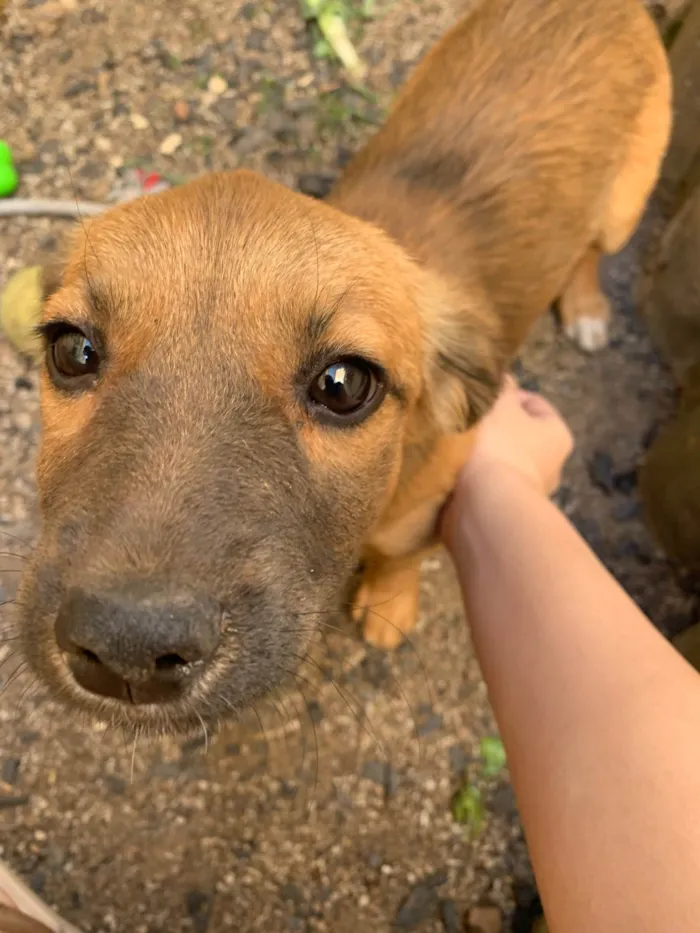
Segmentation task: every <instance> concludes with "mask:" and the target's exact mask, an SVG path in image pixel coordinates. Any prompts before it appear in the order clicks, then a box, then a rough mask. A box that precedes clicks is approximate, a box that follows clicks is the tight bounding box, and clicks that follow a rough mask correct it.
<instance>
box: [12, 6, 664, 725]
mask: <svg viewBox="0 0 700 933" xmlns="http://www.w3.org/2000/svg"><path fill="white" fill-rule="evenodd" d="M669 97H670V91H669V79H668V73H667V68H666V60H665V56H664V52H663V48H662V46H661V44H660V42H659V40H658V38H657V35H656V32H655V29H654V26H653V24H652V22H651V20H650V19H649V18H648V16H647V14H646V13H645V12H644V10H643V9H642V7H641V6H639V5H638V3H637V0H485V2H484V3H483V5H482V6H481V7H480V8H479V9H478V10H477V11H476V12H475V13H473V14H472V15H471V16H469V17H468V18H467V19H465V20H464V21H463V22H462V23H460V24H459V25H458V26H457V27H456V28H455V29H454V30H453V31H452V32H451V33H450V34H449V35H448V36H447V37H446V38H445V39H444V40H443V42H442V43H441V44H440V45H438V47H437V48H436V49H435V50H434V51H433V52H432V53H431V54H430V55H429V56H428V57H427V58H426V60H425V62H424V63H423V64H422V65H421V66H420V67H419V68H418V70H417V72H416V74H415V76H414V77H413V79H412V80H411V81H410V82H409V84H408V86H407V88H406V90H405V92H404V93H403V94H402V96H401V98H400V99H399V101H398V103H397V105H396V107H395V109H394V112H393V114H392V116H391V117H390V119H389V121H388V123H387V125H386V127H385V128H384V129H383V130H382V131H381V132H380V133H379V134H378V135H377V137H376V138H375V139H374V140H373V141H372V142H371V143H370V144H369V145H368V146H367V148H366V149H365V150H363V151H362V152H361V153H360V154H359V155H358V157H357V158H356V160H355V161H354V162H353V163H352V164H351V166H350V167H349V169H348V171H347V173H346V175H345V177H344V178H343V179H342V180H341V183H340V184H339V186H338V188H337V189H336V191H335V192H334V194H333V196H332V198H331V202H332V203H331V204H319V203H317V202H313V201H310V200H308V199H306V198H303V197H301V196H299V195H297V194H294V193H292V192H290V191H287V190H285V189H284V188H281V187H280V186H278V185H275V184H272V183H270V182H268V181H265V180H264V179H263V178H260V177H258V176H256V175H253V174H251V173H248V172H237V173H233V174H223V175H212V176H209V177H206V178H203V179H201V180H199V181H196V182H193V183H191V184H189V185H186V186H183V187H182V188H179V189H176V190H173V191H170V192H166V193H164V194H161V195H157V196H153V197H151V198H147V199H144V200H140V201H137V202H133V203H130V204H127V205H123V206H121V207H118V208H116V209H114V210H113V211H110V212H108V213H107V214H105V215H103V216H100V217H97V218H96V219H94V220H92V221H90V223H89V225H88V227H87V229H86V230H85V231H80V232H78V234H77V236H76V242H75V247H74V249H73V252H72V254H71V257H70V259H69V260H68V262H67V263H66V265H65V268H64V269H63V270H62V276H61V280H60V284H59V285H58V286H57V287H56V289H55V291H53V293H52V295H51V297H50V298H49V300H48V301H47V303H46V306H45V310H44V318H43V327H42V330H43V333H44V336H45V340H46V344H47V354H46V366H45V368H44V373H43V385H42V417H43V437H42V445H41V451H40V457H39V464H38V478H39V490H40V498H41V507H42V513H43V518H44V524H43V531H42V536H41V540H40V542H39V545H38V547H37V549H36V556H35V559H34V562H33V565H32V567H31V569H30V571H29V572H28V573H27V575H26V576H25V578H24V581H23V586H22V590H21V594H20V607H21V616H22V620H21V621H22V630H23V634H24V641H25V647H26V650H27V653H28V656H29V657H30V659H31V661H32V664H33V666H34V668H35V670H36V671H37V672H38V673H39V674H40V675H41V676H42V677H43V679H44V680H45V681H46V682H47V683H50V684H52V685H53V686H54V688H55V689H56V690H57V692H58V693H59V694H61V695H62V696H64V697H65V698H66V699H67V700H69V701H72V702H73V703H74V704H76V705H78V706H81V707H83V708H85V709H88V710H89V711H92V712H97V713H101V714H102V715H104V716H105V717H106V718H110V719H114V720H119V721H122V722H123V723H125V724H131V725H141V726H153V727H160V728H163V729H166V728H167V729H186V728H189V727H191V726H194V725H197V723H199V722H201V721H202V720H205V721H209V720H212V721H213V720H216V719H217V718H218V717H220V716H222V715H225V714H226V713H227V712H230V711H233V712H236V711H238V710H239V709H240V708H241V707H243V706H244V705H246V704H247V703H249V702H250V701H251V700H253V699H254V698H255V697H257V696H259V695H260V694H262V693H264V692H266V691H267V690H268V689H270V688H271V687H272V686H274V685H275V684H277V683H278V682H279V681H280V680H281V679H282V678H283V677H284V675H285V674H286V673H287V672H288V671H290V670H292V669H293V668H294V667H295V666H296V665H297V664H298V663H299V660H300V658H301V657H303V655H304V653H305V651H306V648H307V644H308V641H309V639H310V638H311V637H312V636H313V633H314V631H316V630H317V629H318V628H319V627H320V626H321V625H322V624H323V622H324V620H326V619H327V618H328V617H329V615H332V614H333V613H334V612H336V611H337V610H338V608H339V607H340V605H341V603H342V601H343V598H344V596H345V593H346V588H347V586H348V583H349V580H350V578H351V576H352V574H353V571H354V569H355V567H356V565H357V562H358V561H359V560H360V559H364V561H365V563H366V572H365V578H364V582H363V584H362V586H361V588H360V592H359V595H358V599H357V608H358V612H360V611H364V610H365V609H368V614H367V621H366V628H365V632H366V634H367V636H368V637H369V638H371V640H373V641H374V642H375V643H379V644H383V645H387V646H388V645H391V644H394V643H396V641H397V640H398V639H399V638H400V636H401V633H402V632H407V631H408V630H410V628H411V627H412V626H413V624H414V621H415V616H416V604H417V592H418V570H419V566H420V559H421V556H422V554H423V553H424V549H425V547H427V546H429V545H431V544H432V542H433V537H434V524H435V518H436V515H437V512H438V509H439V507H440V505H441V503H442V502H443V501H444V498H445V495H446V494H447V492H448V491H449V488H450V486H451V484H452V482H453V480H454V477H455V473H456V471H457V469H458V467H459V465H460V463H461V462H463V460H464V458H465V457H466V456H467V453H468V449H469V445H470V443H471V435H470V432H469V431H465V428H467V427H468V426H469V425H470V424H473V423H474V422H475V421H477V420H478V418H479V417H480V416H481V415H482V414H483V413H484V412H485V411H486V410H487V409H488V407H489V406H490V404H491V403H492V401H493V400H494V397H495V395H496V394H497V391H498V386H499V384H500V380H501V377H502V374H503V372H504V369H505V367H506V366H507V363H508V361H509V359H510V357H511V356H512V354H513V352H514V351H515V350H516V348H517V347H518V346H519V344H520V343H521V341H522V340H523V339H524V337H525V335H526V334H527V332H528V329H529V327H530V325H531V324H532V322H533V321H534V319H535V318H536V317H537V316H538V315H539V314H541V313H542V312H543V311H544V310H545V309H546V308H547V306H548V305H549V304H550V303H551V302H552V301H553V300H554V299H556V298H557V297H561V304H562V314H563V317H564V320H565V322H566V324H567V327H568V328H569V329H570V331H571V332H572V334H573V335H574V336H576V337H577V338H578V339H579V341H580V342H581V343H582V344H583V345H584V346H587V347H589V348H592V347H593V346H594V345H597V344H599V343H601V342H602V341H603V338H604V325H605V318H606V315H607V305H606V302H605V299H604V298H603V296H602V295H601V293H600V290H599V287H598V284H597V262H598V257H599V254H600V253H601V252H603V251H607V252H610V251H614V250H617V249H618V248H619V247H620V246H622V244H623V243H624V241H625V240H626V239H627V238H628V237H629V235H630V234H631V232H632V230H633V228H634V226H635V224H636V222H637V220H638V218H639V216H640V214H641V212H642V209H643V207H644V204H645V201H646V199H647V196H648V194H649V192H650V190H651V188H652V185H653V183H654V181H655V178H656V174H657V171H658V168H659V163H660V161H661V158H662V155H663V152H664V149H665V145H666V141H667V136H668V131H669V122H670V103H669ZM353 215H354V216H353Z"/></svg>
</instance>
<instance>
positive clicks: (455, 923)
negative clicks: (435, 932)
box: [439, 900, 464, 933]
mask: <svg viewBox="0 0 700 933" xmlns="http://www.w3.org/2000/svg"><path fill="white" fill-rule="evenodd" d="M439 909H440V921H441V923H442V928H443V929H444V930H445V933H462V930H463V929H464V926H463V924H462V918H461V917H460V915H459V911H458V910H457V905H456V904H455V902H454V901H450V900H442V901H440V904H439Z"/></svg>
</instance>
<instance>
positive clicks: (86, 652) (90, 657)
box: [75, 647, 102, 664]
mask: <svg viewBox="0 0 700 933" xmlns="http://www.w3.org/2000/svg"><path fill="white" fill-rule="evenodd" d="M75 653H76V654H77V655H78V657H80V658H84V659H85V660H86V661H89V662H90V663H91V664H102V661H100V659H99V657H98V656H97V655H96V654H95V652H94V651H90V649H89V648H80V647H76V649H75Z"/></svg>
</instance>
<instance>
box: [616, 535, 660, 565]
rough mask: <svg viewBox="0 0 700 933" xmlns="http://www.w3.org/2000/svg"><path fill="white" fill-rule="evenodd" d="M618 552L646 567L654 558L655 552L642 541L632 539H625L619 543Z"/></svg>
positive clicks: (620, 555) (621, 555)
mask: <svg viewBox="0 0 700 933" xmlns="http://www.w3.org/2000/svg"><path fill="white" fill-rule="evenodd" d="M617 553H618V556H619V557H627V558H631V559H632V560H635V561H637V563H638V564H642V565H643V566H645V567H646V566H648V565H649V564H650V563H651V562H652V561H653V559H654V554H653V552H652V550H651V548H650V547H648V546H647V545H646V544H643V543H642V542H640V541H634V540H632V539H629V540H627V541H623V542H622V543H621V544H620V545H619V547H618V550H617Z"/></svg>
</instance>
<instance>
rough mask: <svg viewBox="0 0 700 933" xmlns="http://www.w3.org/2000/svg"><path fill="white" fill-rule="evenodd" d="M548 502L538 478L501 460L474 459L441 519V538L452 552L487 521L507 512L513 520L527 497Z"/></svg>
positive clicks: (475, 533)
mask: <svg viewBox="0 0 700 933" xmlns="http://www.w3.org/2000/svg"><path fill="white" fill-rule="evenodd" d="M533 496H534V497H536V498H538V499H545V498H546V494H545V493H544V491H543V489H542V487H541V486H540V485H539V484H538V482H537V481H536V479H535V478H534V477H531V476H529V475H528V474H527V473H526V472H525V471H523V470H520V469H518V468H517V467H515V466H511V464H509V463H507V462H505V461H503V460H500V459H495V458H494V459H493V460H482V459H480V458H474V460H473V461H469V462H468V463H467V464H465V466H464V467H463V468H462V471H461V472H460V474H459V476H458V478H457V482H456V484H455V487H454V490H453V493H452V495H451V496H450V498H449V499H448V500H447V502H446V503H445V506H444V508H443V512H442V516H441V519H440V535H441V537H442V539H443V541H444V543H445V545H446V547H447V548H448V550H450V551H454V550H455V548H457V547H461V546H464V545H466V544H468V543H469V541H470V540H471V538H472V537H475V536H478V535H479V528H480V526H481V524H482V522H483V521H489V519H492V520H493V519H495V518H496V514H497V513H499V512H501V511H503V510H505V511H506V512H507V513H508V514H510V515H512V516H513V518H515V516H516V515H517V511H518V504H519V502H520V501H522V499H523V497H527V498H532V497H533Z"/></svg>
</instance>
